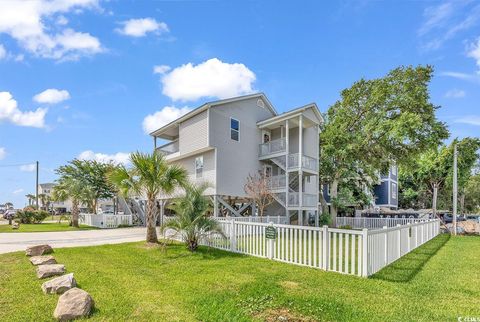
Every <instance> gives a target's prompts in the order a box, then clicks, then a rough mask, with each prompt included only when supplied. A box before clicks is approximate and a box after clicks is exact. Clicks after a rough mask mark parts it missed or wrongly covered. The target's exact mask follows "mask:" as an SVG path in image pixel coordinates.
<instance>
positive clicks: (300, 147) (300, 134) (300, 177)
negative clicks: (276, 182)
mask: <svg viewBox="0 0 480 322" xmlns="http://www.w3.org/2000/svg"><path fill="white" fill-rule="evenodd" d="M302 156H303V115H302V114H300V116H299V120H298V223H299V224H300V225H303V211H302V207H303V171H302Z"/></svg>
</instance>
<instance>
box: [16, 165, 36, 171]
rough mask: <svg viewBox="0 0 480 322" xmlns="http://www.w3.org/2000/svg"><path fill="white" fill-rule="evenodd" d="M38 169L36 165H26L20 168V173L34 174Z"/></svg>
mask: <svg viewBox="0 0 480 322" xmlns="http://www.w3.org/2000/svg"><path fill="white" fill-rule="evenodd" d="M36 168H37V166H36V165H35V163H32V164H25V165H22V166H20V171H23V172H33V171H35V170H36Z"/></svg>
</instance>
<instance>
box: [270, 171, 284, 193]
mask: <svg viewBox="0 0 480 322" xmlns="http://www.w3.org/2000/svg"><path fill="white" fill-rule="evenodd" d="M286 185H287V177H286V176H285V175H284V174H280V175H277V176H271V177H269V178H268V189H270V190H283V189H286Z"/></svg>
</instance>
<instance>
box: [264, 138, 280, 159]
mask: <svg viewBox="0 0 480 322" xmlns="http://www.w3.org/2000/svg"><path fill="white" fill-rule="evenodd" d="M286 146H287V144H286V140H285V138H280V139H276V140H272V141H270V142H266V143H262V144H260V146H259V147H260V149H259V156H260V157H265V156H267V155H271V154H276V153H282V152H285V151H286Z"/></svg>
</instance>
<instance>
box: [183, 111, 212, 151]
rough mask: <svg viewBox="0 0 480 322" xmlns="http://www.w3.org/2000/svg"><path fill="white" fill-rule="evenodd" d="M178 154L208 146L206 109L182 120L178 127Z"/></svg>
mask: <svg viewBox="0 0 480 322" xmlns="http://www.w3.org/2000/svg"><path fill="white" fill-rule="evenodd" d="M179 145H180V155H182V154H187V153H190V152H193V151H196V150H198V149H201V148H204V147H207V146H208V111H204V112H202V113H200V114H197V115H195V116H193V117H192V118H190V119H188V120H186V121H185V122H182V123H181V124H180V127H179Z"/></svg>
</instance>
